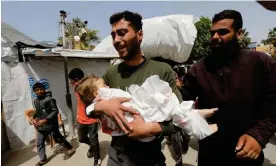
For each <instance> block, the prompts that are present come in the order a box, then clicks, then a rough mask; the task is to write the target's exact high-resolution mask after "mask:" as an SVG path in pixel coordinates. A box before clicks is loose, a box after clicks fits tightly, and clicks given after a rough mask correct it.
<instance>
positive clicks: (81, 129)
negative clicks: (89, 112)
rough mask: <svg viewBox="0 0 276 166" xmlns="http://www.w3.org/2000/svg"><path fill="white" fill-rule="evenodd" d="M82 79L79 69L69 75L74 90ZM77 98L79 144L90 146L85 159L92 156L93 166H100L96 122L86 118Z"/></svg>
mask: <svg viewBox="0 0 276 166" xmlns="http://www.w3.org/2000/svg"><path fill="white" fill-rule="evenodd" d="M83 78H84V73H83V71H82V70H81V69H79V68H74V69H72V70H71V71H70V73H69V79H70V81H71V84H72V86H73V87H74V88H76V87H77V86H78V82H79V81H80V80H81V79H83ZM76 98H77V105H78V106H77V129H78V136H79V142H80V143H85V144H87V145H89V146H90V148H89V150H88V152H87V157H88V158H91V157H93V154H94V166H100V164H101V160H100V144H99V138H98V120H97V119H92V118H88V117H87V116H86V113H85V105H84V103H83V102H82V101H81V99H80V97H79V95H78V94H77V93H76Z"/></svg>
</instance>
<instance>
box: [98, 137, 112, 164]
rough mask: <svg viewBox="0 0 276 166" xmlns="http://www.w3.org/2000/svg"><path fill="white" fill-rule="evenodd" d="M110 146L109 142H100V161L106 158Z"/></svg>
mask: <svg viewBox="0 0 276 166" xmlns="http://www.w3.org/2000/svg"><path fill="white" fill-rule="evenodd" d="M109 145H110V142H109V141H101V142H100V148H101V159H102V160H104V159H105V157H106V156H107V152H108V147H109Z"/></svg>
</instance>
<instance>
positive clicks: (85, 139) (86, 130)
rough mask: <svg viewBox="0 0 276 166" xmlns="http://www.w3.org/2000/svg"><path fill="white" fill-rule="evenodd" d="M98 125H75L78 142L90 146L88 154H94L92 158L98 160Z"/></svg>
mask: <svg viewBox="0 0 276 166" xmlns="http://www.w3.org/2000/svg"><path fill="white" fill-rule="evenodd" d="M98 125H99V124H98V123H97V122H95V123H92V124H80V123H78V124H77V129H78V136H79V142H80V143H85V144H87V145H89V146H90V148H89V152H93V153H94V158H95V159H99V158H100V144H99V136H98Z"/></svg>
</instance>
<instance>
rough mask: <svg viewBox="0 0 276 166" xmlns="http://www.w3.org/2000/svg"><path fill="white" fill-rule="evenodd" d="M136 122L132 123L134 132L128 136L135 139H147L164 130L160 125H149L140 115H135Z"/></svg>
mask: <svg viewBox="0 0 276 166" xmlns="http://www.w3.org/2000/svg"><path fill="white" fill-rule="evenodd" d="M133 118H134V120H133V121H132V122H130V125H131V126H132V128H133V130H132V132H131V133H130V134H129V135H128V136H129V137H134V138H137V139H139V138H145V137H150V136H154V135H156V134H159V133H160V132H161V130H162V128H161V126H160V125H159V124H158V123H147V122H145V121H144V120H143V118H141V116H140V115H133Z"/></svg>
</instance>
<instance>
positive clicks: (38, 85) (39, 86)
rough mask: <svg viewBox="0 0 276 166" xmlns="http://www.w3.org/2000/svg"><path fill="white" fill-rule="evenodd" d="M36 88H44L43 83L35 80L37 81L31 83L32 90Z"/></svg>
mask: <svg viewBox="0 0 276 166" xmlns="http://www.w3.org/2000/svg"><path fill="white" fill-rule="evenodd" d="M38 88H41V89H44V90H45V87H44V85H43V84H42V83H40V82H37V83H35V84H34V85H33V91H35V90H36V89H38Z"/></svg>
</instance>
